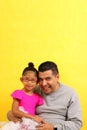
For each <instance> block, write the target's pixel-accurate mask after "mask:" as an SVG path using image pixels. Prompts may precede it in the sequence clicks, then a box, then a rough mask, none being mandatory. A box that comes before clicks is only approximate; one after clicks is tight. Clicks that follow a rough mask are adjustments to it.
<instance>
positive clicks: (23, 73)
mask: <svg viewBox="0 0 87 130" xmlns="http://www.w3.org/2000/svg"><path fill="white" fill-rule="evenodd" d="M28 71H33V72H34V73H35V75H36V77H38V71H37V69H36V68H34V64H33V63H32V62H29V63H28V67H26V68H25V69H24V70H23V72H22V76H23V75H25V74H26V73H27V72H28Z"/></svg>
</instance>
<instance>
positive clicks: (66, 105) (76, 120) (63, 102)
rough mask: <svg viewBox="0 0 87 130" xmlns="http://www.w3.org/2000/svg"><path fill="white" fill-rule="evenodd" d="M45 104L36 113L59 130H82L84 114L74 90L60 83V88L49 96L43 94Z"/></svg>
mask: <svg viewBox="0 0 87 130" xmlns="http://www.w3.org/2000/svg"><path fill="white" fill-rule="evenodd" d="M43 98H44V104H43V105H42V106H38V107H37V109H36V113H37V114H38V115H39V116H40V117H42V118H44V119H45V120H46V121H47V122H48V123H52V124H53V125H54V127H57V129H58V130H80V128H81V127H82V112H81V107H80V102H79V99H78V96H77V94H76V92H75V91H74V89H72V88H70V87H67V86H65V85H63V84H61V83H60V87H59V88H58V89H57V90H56V91H55V92H52V93H51V94H49V95H46V94H44V93H43Z"/></svg>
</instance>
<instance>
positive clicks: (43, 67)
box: [38, 61, 59, 74]
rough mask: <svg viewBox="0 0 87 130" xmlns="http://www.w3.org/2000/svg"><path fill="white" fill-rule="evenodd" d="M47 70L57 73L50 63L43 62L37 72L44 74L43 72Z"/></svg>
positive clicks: (53, 64) (54, 66)
mask: <svg viewBox="0 0 87 130" xmlns="http://www.w3.org/2000/svg"><path fill="white" fill-rule="evenodd" d="M47 70H52V72H53V73H54V74H58V73H59V70H58V67H57V65H56V64H55V63H54V62H52V61H46V62H43V63H41V64H40V65H39V67H38V71H40V72H44V71H47Z"/></svg>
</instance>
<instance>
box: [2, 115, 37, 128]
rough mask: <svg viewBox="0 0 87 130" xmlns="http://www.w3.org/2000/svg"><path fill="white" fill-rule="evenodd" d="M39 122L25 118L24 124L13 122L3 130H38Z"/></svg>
mask: <svg viewBox="0 0 87 130" xmlns="http://www.w3.org/2000/svg"><path fill="white" fill-rule="evenodd" d="M37 125H38V123H37V122H35V121H34V120H31V119H28V118H25V117H23V118H22V122H16V123H14V122H12V121H9V122H8V123H6V124H5V125H4V126H3V127H2V128H1V130H36V126H37Z"/></svg>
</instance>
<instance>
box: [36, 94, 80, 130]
mask: <svg viewBox="0 0 87 130" xmlns="http://www.w3.org/2000/svg"><path fill="white" fill-rule="evenodd" d="M81 127H82V111H81V106H80V102H79V99H78V96H77V94H75V93H73V95H72V98H71V100H70V102H69V106H68V108H67V118H66V120H65V121H64V120H62V121H59V122H58V123H57V124H56V125H54V126H53V125H52V124H49V123H45V124H44V125H43V126H42V127H41V126H38V130H80V129H81Z"/></svg>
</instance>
